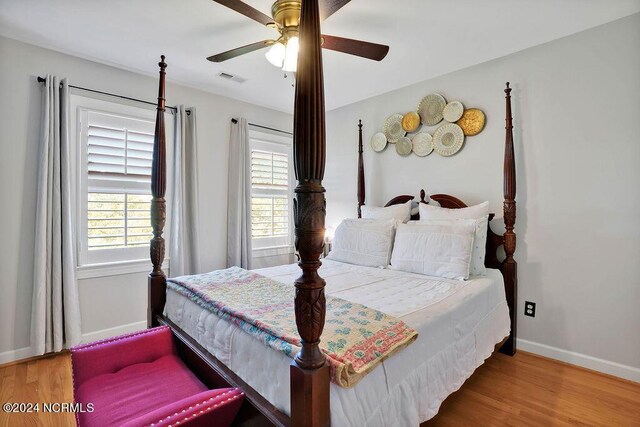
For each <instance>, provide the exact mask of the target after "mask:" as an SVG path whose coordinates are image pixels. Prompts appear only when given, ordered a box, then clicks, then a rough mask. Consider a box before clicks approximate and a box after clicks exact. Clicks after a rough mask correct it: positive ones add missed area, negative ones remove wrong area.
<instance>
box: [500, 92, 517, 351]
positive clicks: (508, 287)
mask: <svg viewBox="0 0 640 427" xmlns="http://www.w3.org/2000/svg"><path fill="white" fill-rule="evenodd" d="M504 93H505V94H506V96H505V98H506V118H505V121H506V126H505V129H506V136H505V142H504V206H503V213H504V225H505V229H506V231H505V233H504V251H505V253H506V255H507V256H506V258H505V260H504V262H503V263H502V275H503V276H504V282H505V283H504V284H505V291H506V297H507V303H508V304H509V317H510V318H511V334H510V335H509V338H508V339H507V341H506V342H505V343H504V344H503V345H502V347H501V348H500V351H501V352H502V353H505V354H508V355H511V356H513V355H514V354H515V352H516V322H517V317H518V316H517V310H516V305H517V302H518V292H517V289H518V286H517V285H518V275H517V272H518V264H517V263H516V261H515V260H514V259H513V254H514V252H515V251H516V233H514V231H513V227H514V226H515V223H516V200H515V198H516V161H515V155H514V150H513V118H512V117H511V88H510V87H509V82H507V88H506V89H505V90H504Z"/></svg>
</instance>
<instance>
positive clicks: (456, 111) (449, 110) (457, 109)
mask: <svg viewBox="0 0 640 427" xmlns="http://www.w3.org/2000/svg"><path fill="white" fill-rule="evenodd" d="M462 113H464V105H462V102H460V101H451V102H450V103H448V104H447V105H446V106H445V107H444V111H442V117H444V119H445V120H446V121H448V122H449V123H455V122H457V121H458V120H460V117H462Z"/></svg>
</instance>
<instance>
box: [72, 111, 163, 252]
mask: <svg viewBox="0 0 640 427" xmlns="http://www.w3.org/2000/svg"><path fill="white" fill-rule="evenodd" d="M154 128H155V124H154V121H153V120H152V119H143V118H136V117H130V116H121V115H115V114H108V113H102V112H96V111H82V112H81V140H82V142H83V147H84V148H83V154H84V156H83V162H82V163H83V164H82V166H83V170H84V172H83V173H85V174H86V175H85V183H86V184H85V185H84V186H83V188H84V189H85V190H84V191H85V193H84V195H83V199H84V200H85V202H84V206H85V207H86V210H85V211H83V212H82V215H81V217H82V218H83V222H84V224H83V233H81V234H82V236H83V243H82V246H81V247H82V249H84V251H82V250H81V254H82V256H81V258H82V259H81V262H82V261H83V262H84V263H88V264H93V263H103V262H112V261H122V260H133V259H141V258H144V257H145V256H146V254H145V251H147V250H148V249H144V248H145V247H148V245H149V240H150V239H151V237H152V234H151V225H150V213H149V212H150V203H151V190H150V182H151V162H152V157H153V137H154ZM141 249H142V251H141Z"/></svg>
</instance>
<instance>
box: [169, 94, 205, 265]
mask: <svg viewBox="0 0 640 427" xmlns="http://www.w3.org/2000/svg"><path fill="white" fill-rule="evenodd" d="M197 143H198V140H197V132H196V109H195V108H185V107H184V105H179V106H178V107H177V111H176V115H175V138H174V150H173V152H174V155H173V176H172V189H173V196H172V199H171V211H170V212H171V237H170V245H169V273H170V274H171V276H172V277H177V276H184V275H187V274H197V273H201V271H200V256H199V250H198V248H199V241H198V236H199V234H200V227H199V221H198V150H197V145H198V144H197Z"/></svg>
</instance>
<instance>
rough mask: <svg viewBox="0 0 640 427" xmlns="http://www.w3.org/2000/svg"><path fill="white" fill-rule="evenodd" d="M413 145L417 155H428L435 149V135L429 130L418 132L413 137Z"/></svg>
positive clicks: (414, 152)
mask: <svg viewBox="0 0 640 427" xmlns="http://www.w3.org/2000/svg"><path fill="white" fill-rule="evenodd" d="M411 146H412V149H413V154H415V155H416V156H419V157H424V156H428V155H429V154H431V152H432V151H433V137H432V136H431V134H428V133H427V132H420V133H417V134H415V135H414V136H413V138H412V139H411Z"/></svg>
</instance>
